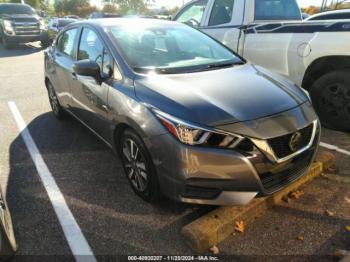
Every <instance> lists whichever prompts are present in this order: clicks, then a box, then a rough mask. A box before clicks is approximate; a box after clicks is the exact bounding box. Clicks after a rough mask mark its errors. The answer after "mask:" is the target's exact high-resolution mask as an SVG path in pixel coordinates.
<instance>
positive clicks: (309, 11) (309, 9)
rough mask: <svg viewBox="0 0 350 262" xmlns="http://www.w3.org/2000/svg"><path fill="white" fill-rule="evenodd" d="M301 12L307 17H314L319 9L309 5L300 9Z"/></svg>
mask: <svg viewBox="0 0 350 262" xmlns="http://www.w3.org/2000/svg"><path fill="white" fill-rule="evenodd" d="M301 10H302V11H303V12H305V13H307V14H309V15H314V14H317V13H319V12H320V7H317V6H313V5H310V6H309V7H306V8H302V9H301Z"/></svg>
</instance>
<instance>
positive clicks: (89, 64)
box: [73, 59, 102, 84]
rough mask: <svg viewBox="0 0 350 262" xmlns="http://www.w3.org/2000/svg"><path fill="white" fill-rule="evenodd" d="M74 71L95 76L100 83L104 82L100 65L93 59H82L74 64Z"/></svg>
mask: <svg viewBox="0 0 350 262" xmlns="http://www.w3.org/2000/svg"><path fill="white" fill-rule="evenodd" d="M73 70H74V73H76V74H77V75H81V76H90V77H93V78H94V79H95V80H96V82H97V83H98V84H101V83H102V77H101V71H100V66H99V65H98V64H97V63H96V62H94V61H91V60H88V59H86V60H81V61H78V62H76V63H75V64H74V65H73Z"/></svg>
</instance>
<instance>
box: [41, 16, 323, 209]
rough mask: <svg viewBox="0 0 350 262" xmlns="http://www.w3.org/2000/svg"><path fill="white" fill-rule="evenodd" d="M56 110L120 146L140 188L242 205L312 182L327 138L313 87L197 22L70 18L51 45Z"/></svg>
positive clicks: (48, 63)
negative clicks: (302, 180) (239, 50)
mask: <svg viewBox="0 0 350 262" xmlns="http://www.w3.org/2000/svg"><path fill="white" fill-rule="evenodd" d="M45 84H46V87H47V91H48V95H49V101H50V104H51V107H52V111H53V113H54V115H55V116H56V117H57V118H58V119H63V118H64V117H65V116H66V114H67V113H69V114H71V115H72V116H74V117H75V118H76V119H78V120H79V121H80V122H82V123H83V124H84V125H85V126H86V127H88V128H89V129H90V130H91V131H92V132H93V133H94V134H95V135H97V137H99V138H100V139H101V140H102V141H104V142H105V143H106V144H107V145H108V146H110V147H111V148H113V149H114V150H115V151H116V152H118V153H119V156H120V158H121V160H122V165H123V167H124V170H125V173H126V176H127V179H128V180H129V182H130V185H131V187H132V189H133V190H134V192H135V193H136V194H137V195H139V196H140V197H142V198H143V199H145V200H154V199H155V198H157V197H158V196H159V195H160V194H161V193H163V194H164V195H166V196H168V197H170V198H172V199H175V200H179V201H183V202H189V203H200V204H214V205H240V204H242V205H243V204H246V203H248V202H249V201H250V200H252V199H253V198H254V197H255V196H256V195H257V194H261V195H266V194H272V193H274V192H276V191H278V190H280V189H281V188H283V187H285V186H286V185H288V184H289V183H291V182H292V181H294V180H296V179H298V178H299V177H301V176H302V175H303V174H304V173H305V172H306V171H307V170H308V168H309V166H310V164H311V163H312V161H313V159H314V156H315V153H316V150H317V147H318V143H319V135H320V132H319V130H320V127H319V122H318V119H317V116H316V114H315V112H314V110H313V108H312V105H311V102H310V99H309V97H308V94H307V92H306V91H305V90H303V89H301V88H299V87H297V86H296V85H294V84H293V83H291V82H290V81H289V80H286V79H285V78H283V77H281V76H279V75H277V74H275V73H272V72H270V71H268V70H266V69H264V68H262V67H260V66H255V65H253V64H250V63H247V62H246V61H245V60H244V59H243V58H241V57H239V56H238V55H236V54H235V53H234V52H232V51H231V50H230V49H228V48H227V47H225V46H224V45H222V44H221V43H219V42H217V41H215V40H213V39H212V38H211V37H208V36H207V35H206V34H203V33H202V32H200V31H198V30H196V29H193V28H191V27H189V26H186V25H184V24H181V23H175V22H170V21H164V20H155V19H131V18H119V19H101V20H86V21H83V22H78V23H74V24H71V25H68V26H67V27H66V28H65V29H64V30H63V31H62V32H61V33H60V34H59V35H58V37H57V38H56V40H55V44H54V45H52V46H51V47H50V48H49V49H47V50H46V51H45Z"/></svg>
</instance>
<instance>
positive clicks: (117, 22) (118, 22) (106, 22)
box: [75, 17, 183, 27]
mask: <svg viewBox="0 0 350 262" xmlns="http://www.w3.org/2000/svg"><path fill="white" fill-rule="evenodd" d="M133 23H135V24H136V25H143V26H147V25H149V26H152V25H157V26H167V25H174V24H177V25H183V24H182V23H178V22H173V21H166V20H160V19H150V18H125V17H124V18H100V19H89V20H84V21H81V22H78V23H75V25H77V24H91V25H95V26H99V27H106V26H123V25H130V24H133Z"/></svg>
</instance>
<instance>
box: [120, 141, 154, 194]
mask: <svg viewBox="0 0 350 262" xmlns="http://www.w3.org/2000/svg"><path fill="white" fill-rule="evenodd" d="M122 154H123V155H122V156H123V159H124V168H125V172H126V174H127V176H128V178H129V179H130V182H131V184H132V186H133V187H134V189H136V190H137V191H139V192H144V191H146V189H147V186H148V171H147V167H146V161H145V157H144V155H143V154H142V151H141V150H140V148H139V147H138V145H137V144H136V142H135V141H133V140H132V139H130V138H127V139H125V140H124V141H123V148H122Z"/></svg>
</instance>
